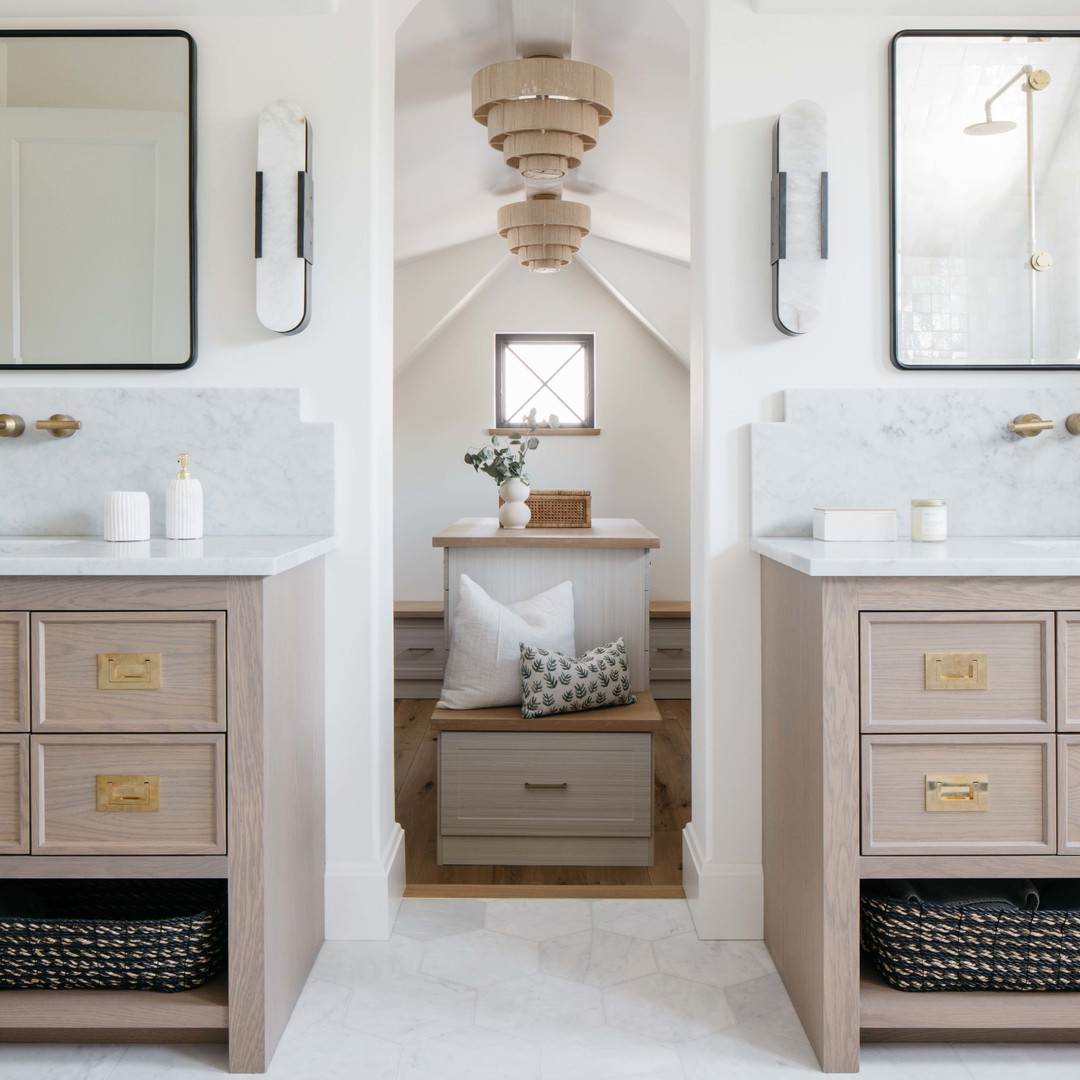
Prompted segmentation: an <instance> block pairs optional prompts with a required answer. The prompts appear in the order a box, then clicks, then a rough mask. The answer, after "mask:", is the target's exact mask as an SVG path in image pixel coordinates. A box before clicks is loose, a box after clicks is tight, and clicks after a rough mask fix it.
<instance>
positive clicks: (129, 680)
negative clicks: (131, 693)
mask: <svg viewBox="0 0 1080 1080" xmlns="http://www.w3.org/2000/svg"><path fill="white" fill-rule="evenodd" d="M97 667H98V677H97V685H98V689H99V690H160V689H161V653H98V655H97Z"/></svg>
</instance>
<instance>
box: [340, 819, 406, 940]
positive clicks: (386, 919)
mask: <svg viewBox="0 0 1080 1080" xmlns="http://www.w3.org/2000/svg"><path fill="white" fill-rule="evenodd" d="M404 893H405V832H404V830H403V829H402V828H401V826H400V825H398V824H397V823H396V822H395V823H394V827H393V829H392V830H391V832H390V835H389V837H387V840H386V844H385V845H384V847H383V852H382V856H381V857H380V858H379V859H378V860H374V859H373V860H372V861H371V862H370V863H346V862H338V863H328V864H327V867H326V939H327V941H385V940H386V939H387V938H388V937H389V936H390V931H391V930H392V929H393V926H394V920H395V919H396V918H397V912H398V907H399V906H400V904H401V898H402V896H403V895H404Z"/></svg>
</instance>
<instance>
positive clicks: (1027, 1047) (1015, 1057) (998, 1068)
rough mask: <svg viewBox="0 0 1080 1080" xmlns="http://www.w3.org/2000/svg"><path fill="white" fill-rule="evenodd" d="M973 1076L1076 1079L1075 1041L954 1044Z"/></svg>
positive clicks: (1078, 1051) (1079, 1059)
mask: <svg viewBox="0 0 1080 1080" xmlns="http://www.w3.org/2000/svg"><path fill="white" fill-rule="evenodd" d="M953 1049H954V1050H955V1052H956V1056H957V1057H958V1058H959V1059H960V1061H962V1062H963V1063H964V1065H965V1067H966V1068H967V1070H968V1071H969V1072H970V1073H971V1075H972V1076H977V1077H979V1080H983V1078H984V1077H986V1078H988V1080H1049V1078H1053V1080H1059V1078H1060V1080H1065V1078H1066V1077H1069V1078H1071V1080H1076V1077H1078V1076H1080V1045H1077V1044H1076V1043H997V1044H992V1043H983V1044H978V1043H956V1044H955V1045H954V1047H953Z"/></svg>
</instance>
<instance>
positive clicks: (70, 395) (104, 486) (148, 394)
mask: <svg viewBox="0 0 1080 1080" xmlns="http://www.w3.org/2000/svg"><path fill="white" fill-rule="evenodd" d="M299 398H300V395H299V392H298V391H296V390H241V389H235V390H233V389H228V390H227V389H220V388H217V389H203V390H181V389H176V390H121V389H112V390H90V389H82V388H79V389H72V388H70V387H63V386H57V387H54V388H53V387H50V388H48V389H11V390H9V391H8V392H7V394H6V395H5V397H4V408H5V410H6V411H8V412H13V413H16V414H18V415H19V416H22V417H23V419H24V420H25V421H26V424H27V430H26V432H25V434H23V435H22V436H20V437H19V438H17V439H4V440H3V441H0V491H2V492H3V500H2V502H0V533H2V534H5V535H28V536H33V535H39V536H40V535H49V534H59V535H80V534H89V535H99V534H100V533H101V528H102V516H103V501H104V497H105V492H106V491H110V490H113V491H115V490H128V491H146V492H148V493H149V495H150V507H151V529H152V531H153V533H154V535H158V536H160V535H163V530H164V526H165V498H164V491H165V482H166V480H167V479H168V478H169V477H171V476H175V475H176V469H177V465H176V457H177V455H178V454H179V453H181V452H187V453H190V454H191V468H192V473H193V474H194V475H195V476H197V477H198V478H199V479H200V480H201V481H202V485H203V490H204V492H205V532H206V535H207V536H260V535H268V534H269V535H282V536H295V535H314V534H323V533H332V532H333V531H334V464H333V461H334V458H333V452H334V431H333V425H332V424H325V423H323V424H320V423H303V422H301V421H300V419H299V407H300V400H299ZM55 412H63V413H67V414H68V415H70V416H74V417H75V418H76V419H77V420H81V421H82V424H83V426H82V430H81V431H77V432H76V433H75V434H74V435H73V436H71V437H70V438H67V439H55V438H53V437H52V436H51V435H49V433H48V432H46V431H36V430H35V429H34V426H33V422H34V421H35V420H41V419H44V418H45V417H47V416H50V415H51V414H52V413H55Z"/></svg>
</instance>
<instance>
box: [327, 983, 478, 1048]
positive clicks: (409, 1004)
mask: <svg viewBox="0 0 1080 1080" xmlns="http://www.w3.org/2000/svg"><path fill="white" fill-rule="evenodd" d="M475 1010H476V991H475V990H471V989H469V988H468V987H464V986H453V985H451V984H450V983H445V982H442V981H441V980H439V979H433V978H431V977H430V976H428V975H409V976H408V977H406V978H404V979H394V980H393V981H392V982H386V983H380V984H379V985H378V986H371V987H366V988H364V989H362V990H354V991H353V995H352V998H351V1000H350V1001H349V1008H348V1009H347V1010H346V1013H345V1026H346V1027H350V1028H353V1029H355V1030H356V1031H363V1032H365V1033H366V1034H368V1035H376V1036H378V1037H379V1038H383V1039H390V1040H392V1041H394V1042H413V1041H415V1040H416V1039H430V1038H431V1037H432V1036H434V1035H443V1034H445V1033H446V1032H448V1031H456V1030H457V1029H458V1028H464V1027H470V1026H471V1025H472V1023H473V1014H474V1013H475Z"/></svg>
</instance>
